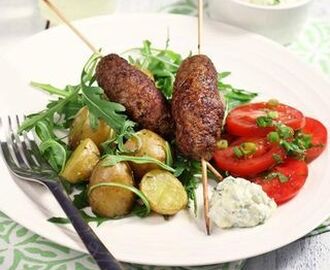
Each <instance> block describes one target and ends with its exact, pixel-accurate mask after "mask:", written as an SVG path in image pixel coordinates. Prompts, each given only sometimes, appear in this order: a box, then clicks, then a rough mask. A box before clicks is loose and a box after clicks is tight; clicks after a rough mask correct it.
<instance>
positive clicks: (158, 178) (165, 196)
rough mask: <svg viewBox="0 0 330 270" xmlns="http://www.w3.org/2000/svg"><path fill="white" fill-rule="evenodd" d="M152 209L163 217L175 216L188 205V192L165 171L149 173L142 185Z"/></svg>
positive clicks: (143, 179)
mask: <svg viewBox="0 0 330 270" xmlns="http://www.w3.org/2000/svg"><path fill="white" fill-rule="evenodd" d="M140 190H141V191H142V192H143V194H144V195H145V196H146V197H147V199H148V201H149V203H150V207H151V209H152V210H153V211H154V212H156V213H158V214H161V215H174V214H176V213H177V212H179V211H180V210H182V209H184V208H185V207H186V206H187V204H188V196H187V192H186V190H185V189H184V187H183V185H182V183H181V182H180V181H179V180H178V179H177V178H176V177H175V176H174V175H173V174H171V173H169V172H167V171H164V170H158V169H157V170H152V171H150V172H148V173H147V174H146V175H145V176H144V177H143V178H142V181H141V183H140Z"/></svg>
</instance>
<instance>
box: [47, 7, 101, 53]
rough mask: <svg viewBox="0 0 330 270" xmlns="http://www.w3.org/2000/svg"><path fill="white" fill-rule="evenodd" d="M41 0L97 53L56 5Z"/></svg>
mask: <svg viewBox="0 0 330 270" xmlns="http://www.w3.org/2000/svg"><path fill="white" fill-rule="evenodd" d="M43 2H44V3H45V4H46V5H47V6H48V8H49V9H50V10H52V11H53V12H54V13H55V14H56V15H57V16H58V17H59V18H60V19H61V21H62V22H63V23H64V24H66V25H67V26H68V27H69V28H70V29H71V30H72V32H74V33H75V34H76V35H77V36H78V37H79V38H80V39H81V41H82V42H84V43H85V44H86V46H87V47H88V48H90V49H91V50H92V51H93V52H94V53H99V52H98V50H97V49H96V48H95V47H94V46H93V45H92V43H90V42H89V41H88V39H87V38H86V37H84V36H83V35H82V34H81V33H80V32H79V31H78V29H77V28H75V27H74V26H73V25H72V24H71V23H70V21H69V20H68V19H67V18H66V17H65V16H64V15H63V13H62V12H61V11H60V10H59V9H58V8H57V7H56V6H54V4H53V3H52V2H51V1H50V0H43Z"/></svg>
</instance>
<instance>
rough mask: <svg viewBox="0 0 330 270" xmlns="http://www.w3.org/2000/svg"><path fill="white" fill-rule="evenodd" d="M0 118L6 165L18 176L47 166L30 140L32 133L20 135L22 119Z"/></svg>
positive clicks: (0, 133)
mask: <svg viewBox="0 0 330 270" xmlns="http://www.w3.org/2000/svg"><path fill="white" fill-rule="evenodd" d="M6 118H7V121H5V120H4V119H5V118H2V119H1V118H0V143H1V149H2V153H3V156H4V159H5V161H6V163H7V164H8V166H9V168H10V169H11V170H12V171H13V172H14V173H16V174H18V173H23V172H27V171H29V170H30V169H35V168H38V167H39V168H40V166H42V165H45V162H44V161H43V159H42V157H41V154H40V151H39V148H38V145H37V143H36V142H35V141H34V140H33V139H30V137H29V136H31V132H30V133H27V132H22V134H18V129H19V127H20V123H21V120H20V117H19V116H18V115H16V116H14V117H11V116H8V117H6Z"/></svg>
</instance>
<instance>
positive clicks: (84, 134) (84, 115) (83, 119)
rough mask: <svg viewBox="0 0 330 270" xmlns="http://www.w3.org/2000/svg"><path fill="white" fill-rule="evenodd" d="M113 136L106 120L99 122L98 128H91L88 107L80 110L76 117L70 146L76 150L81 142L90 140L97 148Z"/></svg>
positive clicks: (70, 133) (71, 130)
mask: <svg viewBox="0 0 330 270" xmlns="http://www.w3.org/2000/svg"><path fill="white" fill-rule="evenodd" d="M112 135H113V129H111V128H110V127H109V126H108V125H107V123H106V122H105V121H104V120H98V125H97V128H95V129H93V128H92V127H91V126H90V120H89V110H88V108H87V106H85V107H83V108H81V109H80V111H79V112H78V113H77V115H76V116H75V118H74V120H73V122H72V125H71V127H70V131H69V145H70V147H71V148H72V149H75V148H76V147H77V146H78V145H79V143H80V141H81V140H83V139H86V138H90V139H91V140H92V141H93V142H94V143H95V144H96V145H97V147H100V145H101V143H103V142H105V141H106V140H108V139H109V138H111V137H112Z"/></svg>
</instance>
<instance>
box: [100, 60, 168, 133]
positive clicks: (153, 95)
mask: <svg viewBox="0 0 330 270" xmlns="http://www.w3.org/2000/svg"><path fill="white" fill-rule="evenodd" d="M96 80H97V82H98V84H99V86H100V87H101V88H103V90H104V92H105V94H106V95H107V96H108V97H109V99H110V100H111V101H114V102H118V103H120V104H122V105H123V106H125V107H126V110H127V114H128V115H129V117H130V118H131V119H132V120H133V121H135V122H137V123H138V124H139V125H140V126H141V127H143V128H146V129H150V130H152V131H154V132H156V133H158V134H159V135H161V136H164V137H169V136H170V135H171V134H173V132H174V123H173V120H172V117H171V112H170V107H169V104H168V103H167V101H166V100H165V98H164V96H163V95H162V94H161V92H160V91H159V90H157V88H156V87H155V84H154V82H153V81H152V80H151V79H150V78H148V76H147V75H146V74H144V73H143V72H142V71H140V70H138V69H137V68H135V67H134V66H132V65H130V64H129V63H128V62H127V61H126V60H125V59H123V58H121V57H120V56H118V55H116V54H109V55H107V56H105V57H103V58H102V59H101V60H100V62H99V63H98V65H97V68H96Z"/></svg>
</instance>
